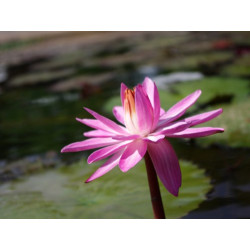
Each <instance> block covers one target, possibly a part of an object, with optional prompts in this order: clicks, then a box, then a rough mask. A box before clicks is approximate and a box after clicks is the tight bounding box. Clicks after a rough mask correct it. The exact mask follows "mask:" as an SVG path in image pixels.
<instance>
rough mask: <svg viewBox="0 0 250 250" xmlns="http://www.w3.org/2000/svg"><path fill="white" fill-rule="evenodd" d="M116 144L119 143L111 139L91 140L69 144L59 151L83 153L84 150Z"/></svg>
mask: <svg viewBox="0 0 250 250" xmlns="http://www.w3.org/2000/svg"><path fill="white" fill-rule="evenodd" d="M118 142H119V141H117V140H114V139H112V138H91V139H87V140H85V141H80V142H74V143H71V144H69V145H67V146H65V147H64V148H63V149H62V150H61V153H66V152H78V151H84V150H88V149H93V148H100V147H103V146H108V145H112V144H115V143H118Z"/></svg>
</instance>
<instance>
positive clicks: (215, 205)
mask: <svg viewBox="0 0 250 250" xmlns="http://www.w3.org/2000/svg"><path fill="white" fill-rule="evenodd" d="M224 36H225V37H226V38H227V39H229V38H230V35H229V34H227V35H225V34H219V33H218V34H211V37H209V35H207V34H206V33H204V34H203V35H200V34H198V35H196V34H195V35H194V34H192V33H190V34H186V33H184V34H182V35H177V34H175V35H171V36H168V35H164V34H163V33H162V34H161V33H155V35H154V34H145V35H143V36H142V35H140V36H136V37H135V36H132V37H133V38H131V39H128V38H127V37H126V38H120V40H119V39H118V40H114V41H113V47H112V46H108V45H107V44H105V43H104V44H102V43H100V42H99V43H97V44H93V45H91V46H90V45H89V47H86V48H85V47H81V46H83V45H81V46H80V47H77V48H76V49H75V50H73V52H72V51H70V50H69V51H63V52H62V51H61V52H60V53H59V54H56V55H53V56H51V55H50V54H48V55H46V54H45V55H43V56H41V55H39V56H36V57H34V58H32V59H30V58H28V59H27V58H26V59H25V58H24V59H22V60H20V62H19V63H16V64H13V63H12V62H10V63H8V62H7V61H8V60H7V59H4V60H6V64H5V66H4V67H3V68H2V71H3V72H4V73H2V81H1V89H0V90H1V91H2V93H1V95H0V106H1V109H0V120H1V123H0V138H1V144H0V181H1V186H0V190H1V191H0V193H1V195H0V196H1V204H2V207H1V205H0V207H1V208H0V211H1V213H2V215H1V214H0V217H1V218H7V217H8V218H9V217H11V216H12V215H13V218H14V217H15V218H16V217H18V216H19V217H20V218H23V217H31V218H39V216H40V217H41V218H44V217H45V218H46V216H47V217H52V218H53V216H54V217H55V218H57V217H58V218H59V217H62V218H64V217H65V218H66V217H70V216H69V214H72V217H74V218H83V217H84V218H88V217H89V218H95V217H97V218H99V217H100V218H120V217H121V218H148V217H149V218H150V216H151V215H150V206H149V210H148V211H149V212H145V214H144V213H140V212H138V211H137V210H136V208H134V209H132V210H130V209H129V205H130V206H134V207H135V206H138V207H140V208H141V207H143V204H144V200H140V199H139V197H141V196H142V192H147V190H146V191H145V190H139V189H138V190H137V193H136V191H135V193H133V192H131V197H126V193H124V197H123V198H124V199H123V202H124V207H116V206H118V204H117V203H119V202H121V201H120V200H119V199H117V200H116V199H115V200H114V202H113V203H112V204H113V205H110V207H107V203H108V202H109V201H110V199H112V198H111V197H112V196H111V197H110V196H109V194H110V192H111V193H112V190H113V188H112V185H113V186H117V185H119V178H118V179H117V180H116V179H115V178H111V179H107V180H108V182H109V183H110V187H107V189H105V192H103V193H101V194H99V196H98V194H97V193H98V188H100V187H99V185H100V186H101V185H107V184H104V183H105V179H104V180H103V182H102V180H100V182H98V183H99V184H96V185H97V186H96V189H97V190H96V192H95V187H94V186H91V188H90V189H89V190H88V192H89V197H85V198H84V200H82V201H81V202H82V203H81V202H80V203H79V202H75V201H76V200H77V201H78V199H80V198H79V197H81V194H83V193H81V192H79V189H77V190H78V194H77V197H74V195H73V193H72V194H71V193H70V194H71V195H69V194H67V193H68V192H69V190H68V189H66V188H65V186H67V185H74V184H73V183H74V181H72V180H74V178H77V177H76V176H77V175H78V174H76V173H75V172H74V171H79V169H78V170H74V169H75V168H76V167H72V169H73V170H72V172H71V171H70V170H67V169H71V166H72V164H73V165H74V164H75V163H78V162H79V161H80V162H81V164H82V165H84V167H87V168H90V167H91V166H85V161H86V159H85V157H86V156H87V155H88V153H89V152H83V153H76V154H66V155H61V154H60V149H61V148H62V147H63V146H65V145H67V144H69V143H71V142H74V141H78V140H82V139H83V137H82V133H83V132H84V131H87V130H88V128H87V127H85V126H83V125H82V124H79V123H78V122H76V121H75V117H82V118H83V117H90V116H89V115H88V114H87V112H85V111H84V110H83V109H82V107H89V108H91V109H93V110H95V111H97V112H99V113H102V114H104V115H107V116H108V117H110V118H112V115H111V113H110V111H107V103H108V102H109V101H110V100H113V99H112V98H113V97H114V96H119V86H120V82H122V81H123V82H125V83H126V84H127V85H129V86H133V85H134V84H135V83H137V82H140V81H142V80H143V78H144V76H145V75H148V76H150V77H156V76H158V75H162V74H166V73H170V72H177V70H179V71H181V70H186V71H194V70H195V71H200V72H201V73H203V75H204V79H205V80H206V79H209V77H211V76H216V77H218V76H219V77H220V78H218V79H219V81H221V80H222V84H221V85H220V86H219V87H217V88H216V89H215V88H214V87H213V88H212V90H211V89H210V92H211V93H212V94H211V98H209V99H208V100H204V101H203V102H201V103H200V105H197V106H196V107H195V108H194V109H193V110H191V112H194V111H195V112H202V111H203V110H206V109H207V108H208V109H213V108H216V107H217V106H218V105H219V106H220V105H222V106H223V105H224V106H225V107H226V110H228V111H230V110H233V108H234V107H237V105H242V103H243V104H244V105H249V88H248V87H247V86H249V85H247V84H249V83H248V79H249V78H248V77H249V76H250V72H249V70H248V71H247V70H244V67H246V65H248V63H249V61H248V57H249V56H248V55H249V54H248V50H247V48H248V47H247V46H248V45H244V44H243V45H244V46H243V45H242V46H243V48H245V50H239V49H238V50H236V49H235V48H236V47H234V46H235V45H234V46H232V45H230V46H231V47H230V46H229V45H228V46H229V47H227V49H226V50H224V49H223V50H222V51H221V50H220V51H218V50H216V49H214V48H213V49H212V50H211V48H210V47H211V46H210V47H209V46H206V43H208V44H214V42H215V41H216V40H221V38H223V37H224ZM195 37H197V39H198V41H197V44H198V47H197V48H193V46H191V45H192V41H194V40H195ZM228 37H229V38H228ZM233 38H234V36H232V37H231V38H230V39H233ZM230 39H229V40H230ZM117 41H118V42H117ZM230 41H231V40H230ZM185 42H187V43H186V44H187V46H186V50H184V51H181V50H178V49H177V47H178V46H177V45H178V44H179V45H181V44H182V45H183V44H185ZM72 43H73V42H72ZM31 44H33V43H32V42H31ZM38 44H39V42H38ZM164 44H165V45H164ZM204 44H205V45H204ZM235 44H237V43H235ZM35 45H36V43H35ZM163 45H164V46H163ZM219 45H220V44H219ZM222 45H223V44H222ZM6 46H7V45H6ZM6 46H5V47H4V46H2V47H0V50H2V51H3V52H2V53H3V54H2V55H4V53H7V52H8V53H10V52H11V51H12V49H16V46H17V49H20V48H21V49H22V48H23V47H22V46H24V45H23V43H21V45H20V48H19V47H18V46H19V45H18V43H17V45H15V46H14V47H13V46H12V47H8V46H7V47H6ZM25 46H30V43H27V45H25ZM51 46H52V45H51ZM217 46H218V44H217ZM224 46H226V45H225V44H224ZM6 48H7V49H6ZM208 48H210V49H208ZM237 48H240V47H239V46H238V47H237ZM154 49H155V53H153V54H152V51H153V50H154ZM210 50H211V51H210ZM6 51H7V52H6ZM38 51H40V50H38ZM138 51H139V52H138ZM235 51H236V52H237V53H236V52H235ZM160 52H162V53H165V54H164V56H163V58H162V54H160ZM133 53H134V54H135V55H134V56H133ZM239 53H240V54H239ZM242 53H243V54H244V55H243V59H244V60H243V62H242V60H241V59H242ZM159 54H160V55H159ZM245 54H246V55H247V56H245ZM201 55H202V56H201ZM200 56H201V59H200ZM84 57H86V58H88V59H89V60H90V59H91V60H92V61H91V60H90V62H89V61H88V60H83V58H84ZM164 57H166V58H168V60H170V59H171V58H172V60H170V61H171V62H173V63H172V64H167V65H164V63H163V62H164ZM3 58H4V57H3ZM121 58H122V59H123V61H122V62H120V60H121ZM142 58H150V59H151V60H150V61H148V62H150V63H145V62H144V63H141V60H142ZM246 58H247V59H246ZM240 60H241V61H240ZM245 61H246V62H245ZM239 65H240V66H239ZM233 66H234V67H233ZM230 67H231V68H230ZM242 68H243V69H242ZM223 72H233V73H232V74H233V75H232V77H234V78H235V79H238V80H237V81H239V83H238V85H235V87H233V90H234V89H235V91H232V93H231V92H230V93H229V94H228V93H227V90H226V89H229V88H227V85H226V84H228V83H227V81H228V80H227V79H229V78H230V76H229V75H227V74H228V73H227V74H226V73H223ZM235 72H236V73H235ZM246 72H247V73H248V74H247V73H246ZM96 76H100V79H101V80H99V78H95V77H96ZM81 77H83V78H81ZM79 78H80V80H79ZM0 79H1V78H0ZM91 79H93V80H91ZM224 79H225V82H224V83H223V80H224ZM71 80H72V82H70V81H71ZM201 81H202V80H201ZM242 81H243V82H242ZM244 81H245V82H244ZM93 82H94V83H95V82H99V83H98V84H93ZM202 83H203V82H202ZM241 83H242V86H243V85H244V86H246V87H242V88H241ZM245 83H246V84H245ZM175 84H176V86H182V85H178V83H175ZM186 84H188V83H186ZM190 84H191V83H190ZM194 84H196V83H194ZM209 84H210V82H209V81H208V82H206V81H204V86H205V87H204V89H205V91H206V89H209V86H211V84H210V85H209ZM223 84H224V85H223ZM215 85H216V84H215ZM65 86H66V87H65ZM174 86H175V85H174ZM186 86H187V85H185V86H184V85H183V89H185V88H186ZM189 86H192V85H189ZM228 86H229V85H228ZM194 90H195V89H194ZM188 91H189V90H188ZM237 91H238V92H237ZM160 92H161V94H162V95H163V96H165V95H166V103H168V104H169V105H170V104H172V102H173V103H174V102H175V101H176V100H178V99H179V98H180V96H181V94H180V96H178V95H177V96H176V98H175V95H176V92H177V94H178V87H177V91H176V89H175V88H174V87H171V88H167V89H165V90H160ZM203 92H204V90H203ZM217 92H218V93H224V92H225V94H224V95H221V94H220V95H219V97H218V95H216V93H217ZM205 93H206V92H205ZM207 93H208V92H207ZM182 94H185V95H186V93H182ZM187 94H188V93H187ZM215 97H216V98H215ZM228 97H230V98H228ZM235 100H237V101H235ZM243 101H244V102H243ZM111 102H112V101H111ZM163 102H164V104H165V100H163ZM224 106H223V107H224ZM108 107H109V105H108ZM244 107H249V106H244ZM245 112H246V114H248V113H249V111H248V112H247V109H246V108H245ZM228 114H229V115H230V113H228ZM231 116H232V117H231V118H230V119H232V121H233V120H235V119H237V118H236V117H237V114H235V113H233V114H232V115H231ZM228 117H230V116H228ZM243 120H244V122H245V123H246V124H247V125H246V126H245V127H242V128H241V127H240V125H239V128H238V129H239V130H241V131H246V132H245V135H244V133H242V137H240V136H239V135H240V133H237V136H238V137H237V142H239V143H238V144H237V145H238V146H234V144H233V143H232V142H235V140H236V139H235V137H233V135H234V134H233V133H232V134H230V136H229V137H224V138H222V140H218V141H216V139H213V140H212V141H206V139H197V140H195V141H194V140H179V139H177V140H176V139H175V140H174V139H173V140H172V139H171V140H170V141H171V143H172V145H173V146H174V148H175V150H176V152H177V155H178V156H179V158H180V159H181V160H182V161H184V162H185V161H187V162H189V163H190V164H191V163H192V164H194V166H196V167H194V168H193V169H194V170H193V172H192V174H190V175H189V172H188V171H187V170H185V171H186V172H185V171H184V173H185V176H184V178H185V183H189V184H187V187H192V188H193V190H192V192H193V193H192V196H188V198H187V197H186V199H189V204H192V202H194V201H193V200H192V199H191V198H190V197H194V196H196V197H198V196H200V197H202V198H200V200H199V201H198V200H197V201H195V205H194V206H186V207H185V206H184V207H185V212H180V213H179V214H178V213H177V214H174V212H173V213H172V214H170V217H173V218H174V217H183V218H250V201H249V197H250V177H249V176H250V154H249V153H250V150H249V142H248V139H247V138H248V137H247V136H246V135H248V136H249V134H250V131H249V130H248V129H249V121H250V117H247V116H246V117H245V114H243ZM225 122H226V123H228V121H227V120H225ZM218 126H220V124H218ZM221 126H223V123H222V125H221ZM236 126H238V125H236ZM231 127H233V125H232V126H231ZM229 128H230V124H229ZM234 131H237V128H236V129H235V130H234ZM229 132H230V130H229ZM229 132H228V133H229ZM230 133H231V132H230ZM231 135H232V136H231ZM226 136H227V135H226ZM213 138H216V135H214V136H213ZM203 142H205V143H203ZM241 142H242V143H241ZM185 164H186V163H183V166H184V168H185ZM190 166H191V165H190ZM65 167H66V169H65ZM138 168H139V167H138ZM141 168H142V167H140V169H141ZM190 168H191V167H190ZM195 168H197V169H198V170H197V171H198V172H197V173H198V174H197V176H196V171H195ZM191 169H192V168H191ZM200 170H202V171H203V172H199V171H200ZM51 171H52V172H51ZM60 171H64V172H63V175H61V172H60ZM80 171H83V172H79V174H80V175H83V176H84V178H85V175H86V174H87V172H84V171H90V170H80ZM135 171H136V170H135ZM140 171H141V172H140ZM72 173H75V174H72ZM77 173H78V172H77ZM90 173H91V172H90ZM88 174H89V173H88ZM116 174H117V175H119V174H120V173H119V174H118V172H117V173H116ZM143 174H144V170H143V171H142V170H139V172H135V176H136V178H137V177H138V176H140V177H141V175H143ZM195 176H196V177H195ZM144 177H145V176H143V178H144ZM203 177H204V178H206V179H204V183H205V184H204V186H203V185H200V183H197V184H195V179H192V178H200V179H201V180H203V179H202V178H203ZM67 178H68V179H70V182H69V181H66V179H67ZM107 178H108V177H107ZM121 178H122V177H121ZM128 178H129V176H128ZM130 178H131V180H130V181H129V179H128V180H123V181H124V185H126V186H129V185H132V186H133V184H131V183H132V182H133V181H135V182H136V180H134V179H133V177H131V176H130ZM134 178H135V177H134ZM53 179H54V180H55V181H54V183H55V185H54V186H53V189H54V190H55V191H54V196H53V192H52V194H50V191H49V190H48V191H44V192H42V191H43V190H47V189H46V185H45V186H44V183H46V181H48V183H53ZM68 179H67V180H68ZM193 180H194V182H193V183H194V185H191V184H190V182H191V183H192V181H193ZM77 181H78V179H77ZM36 183H40V184H39V185H40V189H39V188H38V189H37V190H36V188H35V186H36ZM56 183H58V185H56ZM77 183H78V182H77ZM100 183H101V184H100ZM122 183H123V182H122ZM208 183H210V184H208ZM91 185H92V184H91ZM145 185H146V184H145V183H143V184H142V186H145ZM206 185H207V186H206ZM33 187H34V192H37V195H38V196H37V197H40V196H44V197H46V198H48V199H51V197H52V199H54V200H58V202H60V201H61V200H63V201H64V200H65V199H66V198H67V199H69V200H71V199H72V202H71V203H70V201H69V203H67V202H66V203H65V202H64V203H63V204H64V206H65V207H67V206H72V207H71V210H70V209H68V210H67V209H65V211H66V212H65V211H64V212H65V214H64V213H62V212H55V213H54V210H53V209H54V208H53V207H51V211H52V212H51V211H49V213H48V214H49V215H48V214H47V212H46V213H45V214H40V215H39V214H37V215H36V214H35V213H34V214H32V215H30V216H29V215H28V214H27V213H26V210H29V208H30V207H31V205H30V204H31V202H33V203H34V201H35V200H34V199H35V198H34V197H36V195H35V194H34V193H32V194H28V193H27V190H28V189H32V188H33ZM120 188H121V187H120ZM59 189H60V190H59ZM64 189H65V190H64ZM75 189H76V187H74V186H73V187H72V190H75ZM183 189H184V188H183ZM187 189H188V188H187ZM41 190H42V191H41ZM80 190H82V192H85V191H86V190H85V191H84V189H83V187H80ZM118 190H119V187H118ZM70 192H71V191H70ZM183 193H184V194H185V191H184V190H183ZM8 194H12V196H9V195H8ZM22 195H24V196H23V197H25V198H24V200H26V203H22V204H21V203H20V207H21V209H20V208H19V207H16V206H17V204H18V203H19V202H20V200H19V199H20V197H22ZM29 195H30V196H29ZM84 195H87V194H86V193H84ZM164 195H165V194H164ZM96 196H97V197H98V199H99V200H98V201H97V200H95V199H97V198H96ZM70 197H71V198H70ZM37 199H38V198H37ZM73 199H75V200H74V201H73ZM92 199H93V200H92ZM126 199H127V203H126ZM137 199H138V200H139V201H138V202H139V203H138V204H137V203H133V202H132V201H131V200H137ZM145 199H146V198H145ZM167 199H170V201H171V198H167ZM177 199H182V201H183V203H184V202H185V195H184V196H183V198H182V197H181V196H180V198H177ZM80 200H81V199H80ZM101 201H103V203H101ZM39 202H41V201H40V200H39V201H37V206H38V207H39V204H40V205H41V206H44V207H46V206H47V205H46V204H47V203H46V202H45V203H39ZM116 202H117V203H116ZM171 202H172V201H171ZM171 202H170V203H171ZM174 202H178V201H176V200H173V203H171V204H173V205H171V206H172V207H173V208H175V206H177V205H176V204H174ZM65 204H66V205H65ZM67 204H68V205H67ZM79 204H84V205H83V206H85V205H86V204H87V205H86V207H87V208H88V206H90V207H91V209H92V210H93V209H94V210H93V211H96V213H93V214H89V212H88V210H86V211H85V213H83V214H82V212H80V211H81V207H79V206H80V205H79ZM93 204H94V205H95V204H96V206H94V205H93ZM98 204H99V205H98ZM104 204H105V205H104ZM73 206H74V209H73ZM98 206H99V210H100V211H105V213H106V217H105V216H101V215H100V213H98V212H97V211H98ZM126 206H127V207H126ZM166 206H167V205H166ZM90 207H89V209H90ZM12 208H13V212H12V213H11V212H10V214H5V213H4V211H6V210H7V209H9V210H10V211H11V209H12ZM31 208H32V209H34V211H35V210H36V207H34V205H33V207H31ZM17 209H20V211H23V214H22V212H20V214H19V215H18V216H15V215H14V213H15V212H16V211H17ZM78 209H79V211H78ZM95 209H96V210H95ZM116 209H117V211H120V213H119V212H117V213H116V212H114V211H115V210H116ZM166 209H167V208H166ZM169 209H170V211H171V209H172V208H171V207H170V205H169ZM107 211H109V212H107ZM183 211H184V210H183ZM122 213H123V215H121V214H122Z"/></svg>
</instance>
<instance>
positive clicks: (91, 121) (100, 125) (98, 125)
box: [76, 118, 114, 134]
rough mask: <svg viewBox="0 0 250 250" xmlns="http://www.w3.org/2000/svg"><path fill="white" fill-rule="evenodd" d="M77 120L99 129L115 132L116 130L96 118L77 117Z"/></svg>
mask: <svg viewBox="0 0 250 250" xmlns="http://www.w3.org/2000/svg"><path fill="white" fill-rule="evenodd" d="M76 120H77V121H78V122H80V123H82V124H84V125H87V126H89V127H91V128H95V129H99V130H104V131H109V132H112V133H113V134H114V131H113V130H112V129H111V128H110V127H108V126H106V125H105V124H103V123H102V122H100V121H98V120H95V119H80V118H76Z"/></svg>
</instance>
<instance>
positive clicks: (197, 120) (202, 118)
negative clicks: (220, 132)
mask: <svg viewBox="0 0 250 250" xmlns="http://www.w3.org/2000/svg"><path fill="white" fill-rule="evenodd" d="M222 112H223V110H222V109H216V110H212V111H209V112H206V113H202V114H199V115H194V116H191V117H188V118H185V119H184V120H183V121H185V122H190V126H195V125H198V124H201V123H204V122H207V121H210V120H212V119H214V118H215V117H217V116H218V115H220V114H221V113H222Z"/></svg>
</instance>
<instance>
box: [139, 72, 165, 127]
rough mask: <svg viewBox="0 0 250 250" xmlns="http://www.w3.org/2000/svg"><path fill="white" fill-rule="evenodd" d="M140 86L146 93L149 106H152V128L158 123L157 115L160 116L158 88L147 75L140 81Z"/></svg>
mask: <svg viewBox="0 0 250 250" xmlns="http://www.w3.org/2000/svg"><path fill="white" fill-rule="evenodd" d="M142 86H143V88H144V90H145V92H146V94H147V95H148V98H149V100H150V103H151V106H152V108H153V112H154V123H153V128H154V127H155V126H156V124H157V123H158V120H159V117H160V108H161V104H160V97H159V93H158V89H157V87H156V85H155V83H154V82H153V81H152V80H151V79H150V78H148V77H146V78H145V79H144V81H143V83H142Z"/></svg>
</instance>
